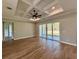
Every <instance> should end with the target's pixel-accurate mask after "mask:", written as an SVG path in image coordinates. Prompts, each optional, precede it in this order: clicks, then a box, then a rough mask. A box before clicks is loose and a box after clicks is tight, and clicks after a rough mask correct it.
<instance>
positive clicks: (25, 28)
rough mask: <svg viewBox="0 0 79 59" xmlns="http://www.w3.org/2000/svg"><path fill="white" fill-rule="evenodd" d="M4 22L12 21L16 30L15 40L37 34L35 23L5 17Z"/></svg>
mask: <svg viewBox="0 0 79 59" xmlns="http://www.w3.org/2000/svg"><path fill="white" fill-rule="evenodd" d="M3 22H12V23H13V31H14V33H13V34H14V36H13V38H14V40H18V39H22V38H29V37H34V36H35V29H34V26H35V25H34V23H31V22H22V21H11V20H7V19H4V20H3Z"/></svg>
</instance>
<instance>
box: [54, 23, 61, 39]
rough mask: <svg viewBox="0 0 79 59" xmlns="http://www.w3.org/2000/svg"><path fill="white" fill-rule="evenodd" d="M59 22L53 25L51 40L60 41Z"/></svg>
mask: <svg viewBox="0 0 79 59" xmlns="http://www.w3.org/2000/svg"><path fill="white" fill-rule="evenodd" d="M59 25H60V23H59V22H56V23H53V39H54V40H60V30H59Z"/></svg>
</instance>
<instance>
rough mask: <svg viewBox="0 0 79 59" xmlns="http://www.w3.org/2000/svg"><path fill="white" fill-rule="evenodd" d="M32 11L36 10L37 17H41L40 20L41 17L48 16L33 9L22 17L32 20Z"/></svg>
mask: <svg viewBox="0 0 79 59" xmlns="http://www.w3.org/2000/svg"><path fill="white" fill-rule="evenodd" d="M33 10H36V12H37V13H38V15H41V18H43V17H45V16H47V15H48V14H47V13H44V12H42V11H40V10H38V9H36V8H33V9H32V10H30V11H29V12H28V13H27V14H26V16H24V17H26V18H32V14H33Z"/></svg>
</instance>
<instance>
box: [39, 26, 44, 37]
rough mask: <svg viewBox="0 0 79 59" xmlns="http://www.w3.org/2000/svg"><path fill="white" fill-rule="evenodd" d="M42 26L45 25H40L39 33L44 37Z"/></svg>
mask: <svg viewBox="0 0 79 59" xmlns="http://www.w3.org/2000/svg"><path fill="white" fill-rule="evenodd" d="M42 27H43V26H42V25H40V26H39V35H40V37H42V32H43V28H42Z"/></svg>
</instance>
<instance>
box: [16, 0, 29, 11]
mask: <svg viewBox="0 0 79 59" xmlns="http://www.w3.org/2000/svg"><path fill="white" fill-rule="evenodd" d="M28 8H29V5H28V4H26V3H25V2H23V1H21V0H19V1H18V5H17V11H18V10H21V11H24V12H25V11H26V10H27V9H28Z"/></svg>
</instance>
